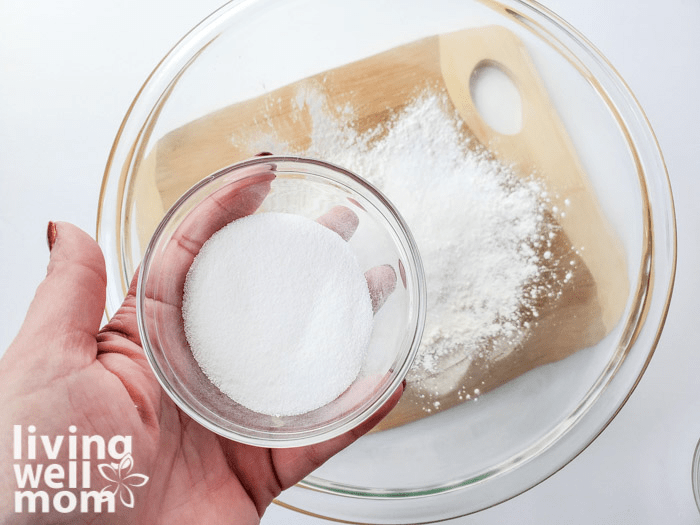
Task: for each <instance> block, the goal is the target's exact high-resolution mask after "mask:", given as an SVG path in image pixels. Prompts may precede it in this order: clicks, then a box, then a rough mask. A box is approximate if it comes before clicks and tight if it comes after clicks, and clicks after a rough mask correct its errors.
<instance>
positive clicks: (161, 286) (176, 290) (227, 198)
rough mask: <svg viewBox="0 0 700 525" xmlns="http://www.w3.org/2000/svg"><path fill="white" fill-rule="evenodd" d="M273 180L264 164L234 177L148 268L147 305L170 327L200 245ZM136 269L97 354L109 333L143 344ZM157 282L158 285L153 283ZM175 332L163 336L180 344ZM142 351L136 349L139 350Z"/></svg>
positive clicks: (254, 202) (256, 201) (255, 202)
mask: <svg viewBox="0 0 700 525" xmlns="http://www.w3.org/2000/svg"><path fill="white" fill-rule="evenodd" d="M274 178H275V176H274V174H273V173H272V172H271V171H270V166H269V165H267V164H262V165H255V166H251V167H250V168H249V169H247V170H246V171H245V172H243V173H242V175H241V171H239V172H237V179H236V180H233V181H232V182H231V183H229V184H227V185H225V186H224V187H222V188H221V189H219V190H218V191H216V192H215V193H213V194H212V195H211V196H209V197H207V198H206V199H204V200H203V201H202V203H200V204H199V206H197V207H196V208H195V210H193V212H192V213H191V214H190V215H189V216H188V217H187V218H186V219H185V220H184V221H183V223H182V224H181V225H180V227H179V228H178V229H177V231H176V232H175V233H174V234H173V237H172V239H171V240H170V242H169V243H168V245H167V247H166V248H165V252H164V253H163V254H162V255H159V256H158V257H157V258H156V259H155V260H154V261H153V266H152V267H151V269H150V272H151V276H152V279H153V280H154V281H153V282H157V286H152V287H149V289H147V290H146V295H147V300H155V301H156V302H157V303H159V306H158V308H159V309H160V311H161V315H164V316H171V317H172V318H173V319H174V321H173V326H178V325H179V324H180V323H179V321H178V319H179V316H180V315H181V313H180V309H179V308H180V306H181V305H182V294H183V292H184V282H185V277H186V275H187V271H188V270H189V268H190V266H191V265H192V262H193V261H194V258H195V256H196V255H197V254H198V253H199V250H200V249H201V247H202V245H203V244H204V243H205V242H206V241H207V239H209V237H211V236H212V235H213V234H214V233H216V232H217V231H218V230H220V229H221V228H222V227H224V226H225V225H226V224H228V223H229V222H231V221H233V220H236V219H239V218H241V217H244V216H246V215H250V214H251V213H253V212H255V211H256V210H257V209H258V207H260V204H261V203H262V201H263V200H264V199H265V197H266V196H267V194H268V192H269V191H270V184H271V182H272V180H274ZM139 272H140V269H139V270H137V272H136V274H135V275H134V277H133V279H132V281H131V286H130V287H129V291H128V292H127V294H126V297H125V299H124V302H123V303H122V305H121V307H120V308H119V309H118V310H117V312H116V313H115V314H114V315H113V316H112V318H111V319H110V321H109V323H107V325H105V327H104V328H103V329H102V332H101V334H100V345H101V346H100V350H101V351H102V352H108V351H110V348H111V346H110V345H108V344H107V341H109V340H110V338H111V336H110V334H115V333H116V334H118V335H121V336H125V337H126V338H127V339H129V340H130V341H132V342H134V343H136V344H137V345H140V344H141V338H140V335H139V330H138V324H137V322H136V287H137V282H138V274H139ZM156 279H157V281H156ZM180 332H181V331H178V330H173V331H171V332H169V333H168V334H167V336H168V337H172V338H175V339H176V340H177V344H183V340H182V338H183V337H184V334H182V333H180ZM139 351H140V349H139Z"/></svg>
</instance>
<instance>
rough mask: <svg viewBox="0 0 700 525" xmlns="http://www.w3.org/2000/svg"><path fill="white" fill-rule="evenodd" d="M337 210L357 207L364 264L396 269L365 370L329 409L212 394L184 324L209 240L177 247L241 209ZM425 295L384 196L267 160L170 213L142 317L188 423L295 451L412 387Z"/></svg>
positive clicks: (146, 340)
mask: <svg viewBox="0 0 700 525" xmlns="http://www.w3.org/2000/svg"><path fill="white" fill-rule="evenodd" d="M268 188H269V192H267V189H268ZM266 192H267V193H266ZM233 195H236V197H235V199H237V201H236V202H235V203H234V205H232V206H230V207H229V208H228V209H225V208H222V207H221V206H219V205H216V204H214V206H212V203H214V202H215V199H216V200H220V198H219V197H222V196H223V197H224V198H227V197H228V198H229V200H230V199H231V198H232V196H233ZM212 196H214V197H212ZM217 198H219V199H217ZM261 199H262V200H261ZM260 202H261V204H260V205H259V207H257V205H258V204H259V203H260ZM338 205H342V206H346V207H348V208H350V209H352V210H353V211H354V212H355V214H356V215H357V216H358V218H359V225H358V227H357V230H356V231H355V234H354V235H353V236H352V237H351V239H350V240H349V241H348V242H349V246H350V247H351V248H352V250H353V252H354V253H355V255H356V257H357V259H358V262H359V263H360V266H361V267H362V268H366V269H369V268H371V267H373V266H377V265H380V264H390V265H391V266H392V267H393V269H394V270H395V272H396V275H397V285H396V289H395V290H394V292H393V293H392V294H391V295H390V296H389V298H388V299H387V301H386V303H385V304H384V305H383V306H382V308H381V309H380V310H379V311H378V312H377V313H376V315H375V317H374V326H373V331H372V337H371V340H370V343H369V348H368V354H367V358H366V360H365V363H364V364H363V367H362V369H361V370H360V373H359V375H358V377H357V378H356V379H355V381H354V382H353V384H352V385H350V387H349V388H348V389H347V390H346V391H345V392H343V393H342V394H341V395H340V396H339V397H338V398H336V399H335V400H334V401H332V402H330V403H328V404H326V405H324V406H322V407H321V408H318V409H316V410H312V411H310V412H307V413H305V414H301V415H296V416H281V417H278V416H271V415H265V414H260V413H257V412H254V411H252V410H249V409H247V408H245V407H243V406H241V405H239V404H238V403H236V402H234V401H233V400H231V399H230V398H229V397H228V396H226V395H225V394H223V393H222V392H221V391H220V390H219V389H218V388H217V387H216V386H214V384H212V382H211V381H210V380H209V379H208V378H207V377H206V376H205V375H204V373H203V372H202V370H201V369H200V367H199V365H198V364H197V362H196V361H195V359H194V357H193V355H192V352H191V349H190V347H189V345H188V343H187V339H186V337H185V332H184V327H183V321H182V313H181V306H182V291H183V287H184V281H185V278H186V275H187V271H188V269H189V266H190V265H191V263H192V260H193V258H194V256H195V255H196V253H191V252H196V251H197V250H198V246H201V242H199V243H198V242H196V241H195V242H194V243H192V246H189V248H188V250H182V248H181V247H179V246H178V244H181V243H182V242H183V239H184V240H185V242H186V243H190V242H191V241H192V240H193V239H200V240H201V239H204V240H206V239H208V238H209V237H210V236H211V235H212V234H213V233H215V232H216V231H218V230H219V229H220V228H221V227H223V226H224V225H225V224H228V223H229V222H230V221H231V220H233V219H235V218H236V217H235V216H234V215H235V214H237V213H238V214H240V213H241V207H243V209H244V211H243V213H244V214H248V213H253V212H255V213H257V212H270V211H273V212H284V213H292V214H297V215H301V216H304V217H308V218H311V219H315V218H317V217H319V216H321V215H323V213H324V212H326V211H328V210H330V209H331V208H333V207H334V206H338ZM246 207H247V208H250V209H245V208H246ZM255 207H257V210H255ZM222 209H225V211H224V212H223V213H222ZM231 214H234V215H231ZM183 234H184V235H183ZM202 242H203V241H202ZM184 254H187V255H184ZM425 294H426V290H425V278H424V275H423V267H422V264H421V260H420V256H419V253H418V250H417V247H416V244H415V242H414V240H413V237H412V235H411V233H410V231H409V229H408V227H407V226H406V224H405V223H404V221H403V219H402V218H401V216H400V215H399V213H398V212H397V211H396V209H394V207H393V206H392V204H391V203H390V202H389V201H388V200H387V199H386V198H385V197H384V196H383V195H382V194H381V193H379V191H377V190H376V189H375V188H373V187H372V186H371V185H369V184H368V183H367V182H365V181H364V180H362V179H361V178H360V177H358V176H356V175H354V174H352V173H350V172H348V171H346V170H344V169H342V168H339V167H336V166H333V165H331V164H328V163H325V162H321V161H317V160H311V159H302V158H298V157H274V156H268V157H260V158H255V159H251V160H248V161H244V162H241V163H238V164H235V165H233V166H230V167H228V168H225V169H223V170H221V171H218V172H217V173H215V174H213V175H211V176H209V177H207V178H205V179H204V180H202V181H201V182H199V183H198V184H196V185H195V186H193V187H192V188H191V189H190V190H189V191H188V192H187V193H185V194H184V195H183V196H182V197H181V198H180V199H179V200H178V201H177V202H176V203H175V204H174V205H173V206H172V208H170V210H169V211H168V212H167V213H166V215H165V217H164V218H163V220H162V221H161V223H160V225H159V226H158V228H157V229H156V231H155V233H154V234H153V237H152V238H151V241H150V243H149V245H148V247H147V249H146V253H145V256H144V259H143V262H142V264H141V273H140V276H139V281H138V289H137V316H138V323H139V330H140V333H141V340H142V344H143V347H144V350H145V352H146V356H147V357H148V360H149V362H150V364H151V366H152V368H153V370H154V372H155V375H156V377H157V378H158V380H159V381H160V383H161V385H162V386H163V388H164V390H165V391H166V392H167V393H168V395H169V396H170V397H171V398H172V399H173V401H174V402H175V403H176V404H177V405H178V406H179V407H180V408H181V409H182V410H184V411H185V412H186V413H187V414H188V415H189V416H190V417H192V418H193V419H194V420H195V421H197V422H198V423H199V424H201V425H203V426H204V427H206V428H208V429H209V430H211V431H213V432H216V433H217V434H220V435H222V436H224V437H226V438H228V439H233V440H236V441H240V442H243V443H248V444H251V445H257V446H265V447H291V446H302V445H309V444H312V443H317V442H320V441H324V440H327V439H330V438H332V437H334V436H337V435H339V434H342V433H344V432H346V431H348V430H350V429H351V428H353V427H355V426H357V425H359V424H360V423H362V422H363V421H365V420H366V419H367V418H369V417H370V416H371V415H372V414H374V413H375V412H376V411H377V409H379V408H380V407H381V406H382V405H383V404H384V402H385V401H386V400H387V399H388V398H389V397H390V396H391V394H392V393H393V392H394V391H395V390H396V389H397V388H398V386H399V384H400V383H401V381H402V380H403V379H404V377H405V375H406V373H407V371H408V369H409V367H410V366H411V364H412V362H413V359H414V357H415V354H416V352H417V349H418V346H419V343H420V338H421V334H422V331H423V323H424V318H425Z"/></svg>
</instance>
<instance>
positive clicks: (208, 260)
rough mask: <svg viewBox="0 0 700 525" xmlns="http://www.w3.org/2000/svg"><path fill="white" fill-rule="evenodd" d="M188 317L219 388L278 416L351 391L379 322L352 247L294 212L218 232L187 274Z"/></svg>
mask: <svg viewBox="0 0 700 525" xmlns="http://www.w3.org/2000/svg"><path fill="white" fill-rule="evenodd" d="M182 316H183V320H184V325H185V333H186V336H187V340H188V342H189V344H190V347H191V348H192V353H193V355H194V357H195V359H196V360H197V362H198V363H199V366H200V367H201V369H202V371H203V372H204V374H205V375H206V376H207V377H208V378H209V379H210V380H211V382H212V383H213V384H214V385H216V386H217V387H218V388H219V389H220V390H221V391H222V392H223V393H225V394H226V395H228V396H229V397H230V398H231V399H233V400H234V401H236V402H237V403H240V404H241V405H243V406H245V407H246V408H249V409H250V410H253V411H255V412H259V413H262V414H269V415H274V416H292V415H297V414H303V413H306V412H309V411H311V410H314V409H316V408H319V407H321V406H323V405H325V404H327V403H329V402H331V401H333V400H334V399H335V398H337V397H338V396H339V395H340V394H341V393H342V392H343V391H344V390H346V389H347V388H348V387H349V386H350V384H351V383H352V382H353V381H354V380H355V378H356V377H357V375H358V373H359V371H360V369H361V367H362V364H363V362H364V360H365V356H366V352H367V347H368V345H369V340H370V336H371V333H372V322H373V314H372V305H371V301H370V295H369V291H368V288H367V281H366V280H365V277H364V273H363V271H362V269H361V268H360V266H359V263H358V261H357V259H356V257H355V255H354V254H353V252H352V250H351V249H350V247H349V245H348V243H347V242H345V241H343V240H342V239H341V237H340V236H339V235H338V234H337V233H335V232H333V231H332V230H330V229H328V228H326V227H324V226H321V225H320V224H318V223H317V222H315V221H313V220H311V219H307V218H304V217H301V216H298V215H292V214H287V213H258V214H255V215H250V216H248V217H244V218H242V219H239V220H236V221H234V222H232V223H230V224H228V225H227V226H225V227H224V228H222V229H221V230H219V231H218V232H217V233H216V234H214V235H213V236H212V237H211V238H210V239H209V240H208V241H207V242H206V243H205V244H204V246H203V247H202V249H201V251H200V252H199V254H198V255H197V257H196V258H195V260H194V262H193V264H192V266H191V268H190V270H189V272H188V274H187V279H186V282H185V293H184V297H183V304H182Z"/></svg>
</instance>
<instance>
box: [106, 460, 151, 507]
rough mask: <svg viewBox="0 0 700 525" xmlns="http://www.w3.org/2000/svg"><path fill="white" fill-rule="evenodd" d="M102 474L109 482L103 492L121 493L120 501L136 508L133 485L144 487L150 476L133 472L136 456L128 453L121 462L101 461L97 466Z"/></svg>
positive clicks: (115, 494)
mask: <svg viewBox="0 0 700 525" xmlns="http://www.w3.org/2000/svg"><path fill="white" fill-rule="evenodd" d="M97 468H98V469H99V470H100V474H102V477H103V478H105V479H106V480H107V481H108V482H109V484H108V485H107V486H106V487H105V488H103V489H102V491H101V492H102V493H103V494H104V493H105V492H111V493H112V494H114V496H115V497H116V496H117V493H119V501H121V502H122V505H124V506H126V507H129V508H130V509H133V508H134V492H133V491H132V490H131V489H132V488H133V487H142V486H144V485H145V484H146V483H147V482H148V476H144V475H143V474H131V471H132V469H133V468H134V458H132V457H131V454H126V455H125V456H124V457H123V458H122V459H121V461H120V462H119V464H117V463H101V464H100V465H98V466H97Z"/></svg>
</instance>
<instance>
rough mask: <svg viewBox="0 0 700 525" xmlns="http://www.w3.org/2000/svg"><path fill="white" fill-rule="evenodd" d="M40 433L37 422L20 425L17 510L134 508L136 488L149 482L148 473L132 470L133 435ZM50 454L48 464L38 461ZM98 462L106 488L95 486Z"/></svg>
mask: <svg viewBox="0 0 700 525" xmlns="http://www.w3.org/2000/svg"><path fill="white" fill-rule="evenodd" d="M77 431H78V429H77V427H76V426H75V425H71V426H69V427H68V435H58V436H47V435H37V429H36V427H35V426H34V425H29V426H28V427H26V429H25V428H23V427H22V425H14V431H13V459H14V464H13V468H14V474H15V480H16V482H17V490H16V491H15V498H14V500H15V512H18V513H24V512H26V513H36V512H42V513H47V512H52V511H57V512H60V513H69V512H76V511H78V512H84V513H87V512H115V508H116V501H117V499H119V501H120V503H121V504H122V505H124V506H126V507H130V508H133V506H134V493H133V491H132V488H134V487H141V486H143V485H145V484H146V482H147V481H148V477H147V476H144V475H143V474H137V473H132V472H131V471H132V470H133V467H134V460H133V458H132V456H131V436H120V435H117V436H113V437H111V438H110V439H109V440H105V438H103V437H102V436H96V435H82V436H78V435H77ZM37 457H42V458H44V457H45V458H46V459H47V460H48V461H47V462H46V463H39V462H37ZM93 462H98V463H96V464H97V468H98V471H99V472H100V475H101V476H102V478H103V479H102V480H98V481H99V482H100V484H104V483H105V482H106V483H107V484H106V486H104V487H103V488H101V489H100V490H93V489H92V483H93V481H94V480H93V479H92V477H91V469H92V465H93Z"/></svg>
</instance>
